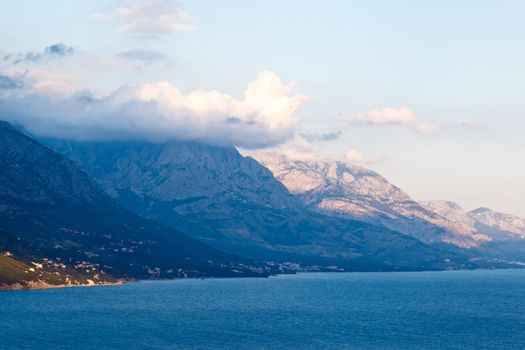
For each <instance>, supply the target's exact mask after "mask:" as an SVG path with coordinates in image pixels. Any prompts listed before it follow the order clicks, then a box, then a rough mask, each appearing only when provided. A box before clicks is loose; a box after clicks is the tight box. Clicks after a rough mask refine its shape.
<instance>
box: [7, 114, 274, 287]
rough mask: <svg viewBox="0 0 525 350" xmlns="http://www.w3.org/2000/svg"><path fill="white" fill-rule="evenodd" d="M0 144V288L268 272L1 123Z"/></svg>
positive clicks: (252, 274) (264, 273)
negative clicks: (139, 209)
mask: <svg viewBox="0 0 525 350" xmlns="http://www.w3.org/2000/svg"><path fill="white" fill-rule="evenodd" d="M0 150H1V152H0V169H1V171H0V252H3V253H2V259H1V260H0V265H1V266H0V267H1V269H0V284H3V285H4V287H6V285H8V284H13V283H9V282H13V281H16V284H18V287H20V288H23V287H31V286H38V285H67V284H97V283H109V282H111V281H115V280H116V279H122V278H125V279H136V278H175V277H187V276H192V277H204V276H224V277H226V276H264V275H267V273H266V272H265V271H263V270H262V269H261V268H258V267H254V266H252V265H250V263H249V262H247V261H245V260H243V259H240V258H237V257H234V256H232V255H230V254H226V253H223V252H220V251H218V250H216V249H213V248H211V247H209V246H207V245H205V244H203V243H201V242H199V241H196V240H194V239H191V238H189V237H188V236H186V235H184V234H182V233H180V232H178V231H176V230H174V229H172V228H169V227H167V226H164V225H161V224H159V223H156V222H154V221H151V220H147V219H144V218H142V217H139V216H137V215H134V214H132V213H130V212H129V211H127V210H125V209H124V208H123V207H122V206H121V205H120V204H118V203H117V202H116V201H115V200H113V199H112V198H111V197H110V196H109V195H107V194H106V193H105V192H104V191H102V190H101V189H100V188H99V187H98V186H97V185H96V183H95V182H94V181H93V180H92V179H91V178H90V177H89V176H88V175H87V174H85V173H84V172H83V171H82V170H80V169H79V168H78V167H77V166H76V165H75V164H74V163H73V162H72V161H70V160H68V159H66V158H64V157H63V156H61V155H59V154H57V153H56V152H54V151H52V150H51V149H49V148H47V147H45V146H43V145H41V144H40V143H38V142H36V141H35V140H33V139H31V138H30V137H28V136H26V135H24V134H23V133H21V132H20V131H18V130H16V129H15V128H14V127H12V126H11V125H9V124H7V123H5V122H0ZM23 266H29V268H27V269H25V270H24V268H23ZM30 269H32V270H30ZM33 270H34V271H33ZM20 274H22V275H21V277H20ZM24 274H25V275H24ZM50 275H51V276H52V277H53V278H52V279H51V278H50ZM17 276H18V277H20V278H18V280H17Z"/></svg>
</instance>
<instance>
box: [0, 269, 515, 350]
mask: <svg viewBox="0 0 525 350" xmlns="http://www.w3.org/2000/svg"><path fill="white" fill-rule="evenodd" d="M524 294H525V270H497V271H496V270H494V271H453V272H407V273H404V272H403V273H315V274H299V275H295V276H293V275H288V276H278V277H272V278H269V279H208V280H178V281H157V282H140V283H132V284H127V285H123V286H109V287H94V288H67V289H54V290H39V291H18V292H3V293H0V335H1V337H0V348H2V349H298V348H301V349H363V348H366V349H525V297H524Z"/></svg>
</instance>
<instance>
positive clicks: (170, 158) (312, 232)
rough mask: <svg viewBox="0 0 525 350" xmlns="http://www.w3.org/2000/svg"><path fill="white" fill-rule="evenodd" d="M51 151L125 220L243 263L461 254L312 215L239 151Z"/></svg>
mask: <svg viewBox="0 0 525 350" xmlns="http://www.w3.org/2000/svg"><path fill="white" fill-rule="evenodd" d="M47 144H48V145H50V146H51V147H52V148H53V149H55V150H56V151H57V152H59V153H62V154H64V155H65V156H66V157H68V158H70V159H72V160H73V161H74V162H75V163H77V164H78V165H79V166H80V167H81V168H82V169H83V170H84V171H85V172H86V173H87V174H89V175H90V176H92V177H93V178H94V179H95V180H96V181H97V183H98V184H99V185H100V186H101V187H102V188H103V189H104V190H105V191H106V192H107V193H108V194H110V195H111V196H112V197H113V198H115V199H116V200H118V201H119V202H120V203H122V204H123V205H124V206H125V207H126V208H127V209H128V210H131V211H133V212H134V213H136V214H138V215H141V216H144V217H147V218H150V219H153V220H157V221H160V222H162V223H164V224H166V225H169V226H171V227H174V228H177V229H179V230H181V231H183V232H186V233H187V234H188V235H190V236H191V237H193V238H195V239H198V240H200V241H202V242H205V243H206V244H209V245H211V246H213V247H215V248H217V249H221V250H224V251H226V252H229V253H232V254H236V255H240V256H242V257H246V258H247V257H250V258H257V259H261V260H272V261H277V262H283V261H293V262H298V263H301V264H306V265H312V264H313V265H323V266H327V265H328V266H337V267H338V268H343V269H350V270H363V269H364V270H371V269H374V270H377V269H381V270H382V269H386V270H389V269H407V268H409V269H413V268H414V267H416V266H417V267H418V268H426V269H434V268H439V269H440V268H446V267H447V266H449V265H451V264H454V263H456V262H454V263H451V262H450V261H451V259H452V258H454V257H455V255H454V254H451V253H449V252H444V251H441V250H437V249H435V248H434V247H430V246H428V245H427V244H424V243H422V242H420V241H418V240H417V239H414V238H413V237H410V236H406V235H403V234H400V233H398V232H396V231H393V230H390V229H388V228H385V227H384V226H377V225H371V224H368V223H365V222H362V221H357V220H350V219H342V218H336V217H329V216H326V215H323V214H321V213H318V212H315V211H312V210H310V209H309V208H307V207H306V206H305V205H304V204H303V203H302V202H301V201H300V200H299V199H298V198H297V197H296V196H295V195H293V194H291V193H290V192H289V191H288V190H287V189H286V187H285V186H284V185H283V184H282V183H280V182H279V181H278V180H277V179H275V177H274V176H273V175H272V173H271V172H270V171H269V170H268V169H267V168H265V167H264V166H262V165H261V164H259V163H258V162H257V161H255V160H254V159H253V158H251V157H244V156H242V155H241V154H240V153H239V152H238V151H237V150H236V149H235V148H233V147H219V146H212V145H204V144H201V143H196V142H177V141H172V142H167V143H157V144H155V143H136V142H131V143H130V142H121V143H115V142H102V143H86V142H72V141H57V140H52V141H48V142H47ZM459 260H461V262H459ZM457 263H458V264H460V263H461V264H463V263H464V262H463V259H459V258H458V262H457Z"/></svg>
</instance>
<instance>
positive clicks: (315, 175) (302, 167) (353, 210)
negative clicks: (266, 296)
mask: <svg viewBox="0 0 525 350" xmlns="http://www.w3.org/2000/svg"><path fill="white" fill-rule="evenodd" d="M253 157H254V158H256V159H257V160H258V161H259V162H261V163H262V164H263V165H265V166H266V167H267V168H268V169H270V170H271V171H272V173H273V174H274V176H275V177H276V178H277V179H278V180H279V181H281V182H282V183H283V184H284V185H285V186H286V187H287V188H288V189H289V190H290V192H291V193H293V194H295V195H297V196H298V197H299V198H300V199H301V201H302V202H303V203H304V204H306V205H307V206H309V207H311V208H314V209H316V210H318V211H320V212H323V213H327V214H330V215H336V216H342V217H349V218H353V219H358V220H362V221H366V222H369V223H373V224H381V225H384V226H386V227H388V228H390V229H392V230H395V231H398V232H401V233H404V234H407V235H410V236H413V237H415V238H417V239H419V240H421V241H423V242H426V243H442V242H444V243H450V244H454V245H457V246H459V247H463V248H470V247H475V246H477V245H478V242H479V241H480V240H484V239H485V238H484V237H481V236H477V235H475V234H474V232H473V231H472V230H470V229H469V228H468V227H464V226H463V225H458V224H456V223H454V222H453V221H450V220H447V219H446V218H444V217H442V216H440V215H438V214H436V213H435V212H433V211H431V210H428V209H426V208H424V207H422V206H421V205H420V204H419V203H417V202H416V201H414V200H412V199H411V198H410V197H409V196H408V195H407V194H406V193H405V192H403V191H402V190H401V189H399V188H398V187H396V186H394V185H392V184H390V183H389V182H388V181H387V180H386V179H385V178H383V177H382V176H380V175H379V174H377V173H375V172H373V171H370V170H367V169H364V168H361V167H358V166H354V165H351V164H347V163H344V162H339V161H334V160H330V159H315V160H294V159H290V158H288V157H286V156H284V155H281V154H276V153H265V152H260V153H254V154H253Z"/></svg>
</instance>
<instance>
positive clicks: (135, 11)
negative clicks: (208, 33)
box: [94, 0, 198, 37]
mask: <svg viewBox="0 0 525 350" xmlns="http://www.w3.org/2000/svg"><path fill="white" fill-rule="evenodd" d="M94 16H95V17H96V18H101V19H113V20H116V21H118V22H120V26H119V27H118V30H119V31H121V32H126V33H135V34H139V35H141V36H144V37H157V36H159V35H162V34H170V33H174V32H193V31H197V30H198V27H197V26H195V25H194V24H192V22H191V20H192V17H191V15H190V14H188V13H187V12H185V11H184V10H183V9H182V6H181V2H180V1H177V0H137V1H134V2H131V3H130V4H129V5H128V6H125V7H119V8H116V9H115V10H113V11H112V12H110V13H102V14H95V15H94Z"/></svg>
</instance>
